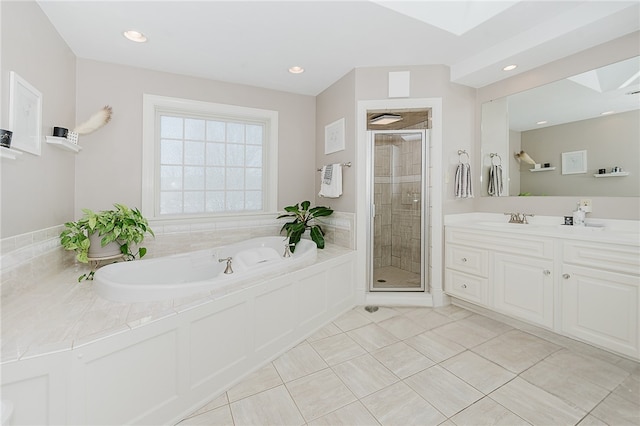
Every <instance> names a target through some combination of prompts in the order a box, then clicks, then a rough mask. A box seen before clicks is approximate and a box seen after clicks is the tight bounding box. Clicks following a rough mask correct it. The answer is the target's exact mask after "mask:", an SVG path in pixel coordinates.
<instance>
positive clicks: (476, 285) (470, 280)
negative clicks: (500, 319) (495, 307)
mask: <svg viewBox="0 0 640 426" xmlns="http://www.w3.org/2000/svg"><path fill="white" fill-rule="evenodd" d="M487 282H488V281H487V279H486V278H480V277H474V276H472V275H467V274H465V273H463V272H458V271H453V270H451V269H447V270H446V271H445V278H444V288H445V291H446V292H447V293H449V294H450V295H452V296H455V297H459V298H461V299H464V300H468V301H469V302H475V303H479V304H481V305H485V306H486V305H487V287H488V284H487Z"/></svg>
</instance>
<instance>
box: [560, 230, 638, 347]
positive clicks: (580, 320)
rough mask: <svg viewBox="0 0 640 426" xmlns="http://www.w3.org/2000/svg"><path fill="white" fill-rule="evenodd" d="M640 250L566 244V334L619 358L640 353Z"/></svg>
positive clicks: (563, 284)
mask: <svg viewBox="0 0 640 426" xmlns="http://www.w3.org/2000/svg"><path fill="white" fill-rule="evenodd" d="M639 272H640V249H639V248H638V247H637V246H635V247H634V246H623V245H616V244H600V243H593V242H582V241H565V242H564V243H563V263H562V274H561V279H560V288H561V297H562V303H561V306H562V309H561V311H562V316H561V322H562V324H561V326H562V332H563V333H564V334H566V335H568V336H572V337H576V338H578V339H581V340H584V341H588V342H592V343H594V344H597V345H600V346H602V347H606V348H610V349H611V350H614V351H616V352H619V353H622V354H625V355H629V356H633V357H636V358H637V357H638V354H639V353H640V342H639V340H640V336H639V333H640V329H639V325H638V324H639V323H640V318H639V307H640V276H639V275H640V273H639Z"/></svg>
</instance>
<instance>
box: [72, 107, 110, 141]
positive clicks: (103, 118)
mask: <svg viewBox="0 0 640 426" xmlns="http://www.w3.org/2000/svg"><path fill="white" fill-rule="evenodd" d="M112 113H113V110H112V109H111V107H110V106H109V105H107V106H105V107H104V108H102V109H101V110H100V111H98V112H96V113H95V114H93V115H92V116H91V117H90V118H89V119H88V120H87V121H85V122H84V123H82V124H79V125H78V126H76V128H75V129H73V131H74V132H75V133H77V134H79V135H88V134H89V133H93V132H95V131H96V130H98V129H99V128H101V127H102V126H104V125H105V124H107V123H108V122H109V121H110V120H111V114H112Z"/></svg>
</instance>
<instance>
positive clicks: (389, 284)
mask: <svg viewBox="0 0 640 426" xmlns="http://www.w3.org/2000/svg"><path fill="white" fill-rule="evenodd" d="M370 141H371V143H372V147H371V150H370V152H371V156H372V159H371V165H372V167H371V169H372V176H371V179H372V185H371V188H372V197H371V198H372V200H371V201H372V215H371V216H372V220H371V231H370V232H371V240H370V249H371V262H370V264H371V271H370V274H369V275H370V281H371V283H370V287H369V289H370V290H371V291H424V290H425V289H426V288H428V282H427V277H428V273H427V272H428V264H429V263H428V253H427V250H428V247H429V244H428V240H429V239H428V225H427V224H428V217H427V213H428V205H429V204H428V185H427V170H428V166H427V165H428V161H427V154H428V151H429V149H428V148H429V144H428V130H394V131H387V130H385V131H382V130H380V131H371V132H370Z"/></svg>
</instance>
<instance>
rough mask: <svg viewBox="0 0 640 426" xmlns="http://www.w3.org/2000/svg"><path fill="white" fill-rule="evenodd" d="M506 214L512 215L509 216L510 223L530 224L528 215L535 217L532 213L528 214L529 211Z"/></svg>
mask: <svg viewBox="0 0 640 426" xmlns="http://www.w3.org/2000/svg"><path fill="white" fill-rule="evenodd" d="M505 215H508V216H510V217H509V223H522V224H525V225H526V224H528V223H529V222H527V216H529V217H533V216H534V215H532V214H528V213H505Z"/></svg>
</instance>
